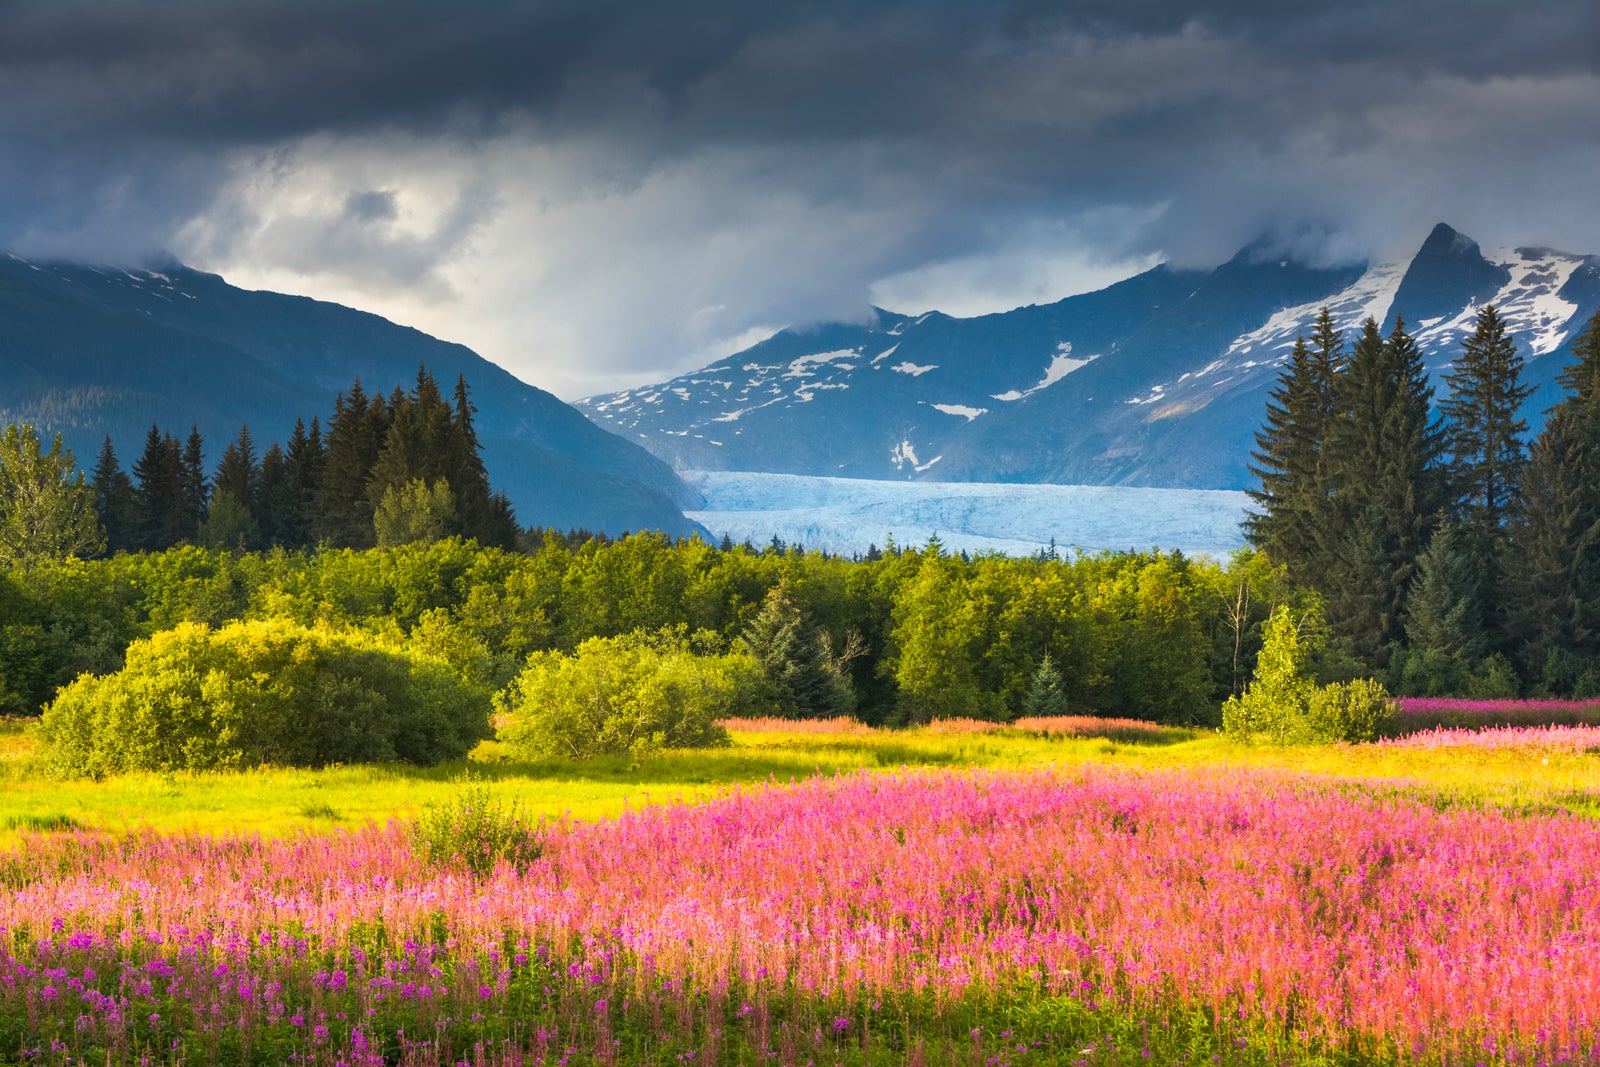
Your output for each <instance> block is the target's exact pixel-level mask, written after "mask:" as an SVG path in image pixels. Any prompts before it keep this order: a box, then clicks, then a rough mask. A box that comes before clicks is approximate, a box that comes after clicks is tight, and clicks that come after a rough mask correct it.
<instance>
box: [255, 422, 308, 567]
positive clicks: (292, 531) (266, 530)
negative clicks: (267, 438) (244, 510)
mask: <svg viewBox="0 0 1600 1067" xmlns="http://www.w3.org/2000/svg"><path fill="white" fill-rule="evenodd" d="M299 514H300V508H299V499H298V495H297V494H296V491H295V485H294V481H293V479H292V476H291V472H290V469H289V461H288V458H287V457H286V456H285V455H284V452H283V449H282V448H281V447H279V445H278V443H277V442H276V441H274V442H273V443H272V444H271V445H270V446H269V447H268V448H267V450H266V452H264V453H262V456H261V488H260V492H259V494H258V495H257V497H256V507H255V512H254V516H255V520H256V526H257V528H258V529H259V530H260V532H261V544H262V545H263V546H268V545H282V546H284V547H286V548H291V547H296V546H298V545H299V544H300V543H301V542H300V541H299V540H298V539H297V538H298V531H297V529H296V527H297V524H298V521H299Z"/></svg>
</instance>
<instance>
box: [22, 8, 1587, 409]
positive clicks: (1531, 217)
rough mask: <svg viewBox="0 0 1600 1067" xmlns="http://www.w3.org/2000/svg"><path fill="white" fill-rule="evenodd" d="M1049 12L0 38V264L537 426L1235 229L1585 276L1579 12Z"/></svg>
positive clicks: (1018, 296)
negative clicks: (839, 332)
mask: <svg viewBox="0 0 1600 1067" xmlns="http://www.w3.org/2000/svg"><path fill="white" fill-rule="evenodd" d="M1063 7H1064V5H1061V4H1059V3H1055V2H1047V0H1008V2H999V3H987V2H985V3H980V2H976V0H973V2H957V0H882V2H876V3H871V4H863V3H845V2H842V0H839V2H812V3H803V4H800V3H796V4H750V3H747V2H742V0H684V2H681V3H673V4H657V3H646V2H638V0H634V2H628V3H624V2H622V0H591V2H583V3H580V2H576V0H571V2H528V3H489V2H470V0H468V2H461V3H455V4H451V5H442V4H438V3H434V2H432V0H344V2H341V3H338V4H328V3H325V2H322V0H278V2H265V0H255V2H247V0H234V2H228V3H217V2H215V0H143V2H140V0H40V2H36V3H30V4H13V5H3V6H0V185H3V188H4V189H5V191H6V196H5V197H4V198H3V200H0V246H6V247H11V248H15V249H16V250H18V251H20V252H22V253H23V254H38V255H60V256H72V257H80V258H100V259H123V260H126V259H133V258H139V257H141V256H144V255H147V254H151V253H153V252H155V251H157V250H160V249H171V250H173V251H175V252H178V253H179V254H180V255H183V256H185V257H186V258H189V259H191V260H194V261H195V262H197V263H198V264H199V265H202V266H206V267H208V268H211V269H220V270H222V271H223V272H224V273H225V274H227V275H229V276H230V277H236V278H239V279H241V280H245V281H249V282H252V283H254V284H270V285H274V286H277V287H280V288H285V289H291V290H295V291H301V292H307V293H310V294H312V295H318V296H326V297H329V298H333V299H340V300H343V301H345V302H349V303H356V304H360V305H362V306H367V307H371V308H372V309H374V310H377V311H380V313H385V314H390V315H392V316H393V317H396V318H399V319H401V320H403V321H408V322H411V323H413V324H416V325H419V326H422V327H423V328H425V329H431V330H433V331H435V332H438V333H441V334H443V335H445V336H449V337H451V338H452V339H459V340H462V341H465V342H467V343H469V344H472V345H474V346H475V347H478V348H479V349H480V351H483V352H484V354H486V355H488V356H490V357H491V358H494V359H497V360H499V361H501V362H503V363H505V364H506V365H508V366H510V367H512V369H514V370H516V371H518V372H519V373H522V374H523V375H524V376H526V377H528V378H529V379H530V380H533V381H535V382H538V383H539V384H542V385H546V386H547V387H551V388H555V389H556V390H557V391H558V392H562V393H563V394H564V395H576V394H578V393H582V392H587V391H592V390H594V389H599V388H605V387H609V386H612V385H615V384H618V383H620V382H624V381H628V382H636V381H639V380H641V379H644V378H650V377H656V376H659V375H660V374H662V373H665V372H667V371H670V370H677V369H682V368H683V367H685V366H688V365H690V364H692V363H694V362H696V361H698V360H701V359H703V358H705V357H706V356H707V355H708V354H709V353H712V352H715V351H719V350H722V349H725V348H727V347H728V346H730V345H732V344H735V343H737V342H738V341H739V340H741V339H744V338H747V337H748V336H749V333H750V331H752V330H753V329H757V328H760V327H772V326H777V325H782V324H784V323H787V322H791V321H804V320H807V319H815V318H818V317H823V316H832V315H846V314H853V313H858V312H859V311H860V309H861V308H862V307H864V305H865V303H866V302H867V300H868V299H870V298H873V297H877V298H879V299H895V300H898V301H901V302H906V303H914V302H916V301H919V300H921V301H926V302H928V303H930V304H931V303H940V304H944V305H946V306H952V307H961V308H963V309H965V310H978V309H981V308H982V307H983V306H985V305H986V304H987V305H990V306H994V307H999V306H1003V305H1004V304H1006V303H1007V302H1008V301H1010V302H1021V301H1025V300H1039V299H1049V298H1053V297H1056V296H1060V295H1065V293H1066V292H1067V291H1071V290H1072V289H1073V288H1074V287H1082V286H1087V285H1095V284H1103V283H1104V281H1106V280H1107V279H1108V278H1110V277H1114V276H1115V275H1116V274H1117V273H1118V271H1122V270H1132V269H1136V268H1137V267H1138V266H1141V265H1143V264H1144V263H1146V262H1148V261H1149V259H1150V257H1152V256H1163V257H1170V258H1173V259H1175V260H1177V261H1180V262H1185V263H1197V264H1207V263H1212V262H1216V261H1218V260H1220V259H1222V258H1225V257H1226V256H1228V255H1229V254H1231V253H1232V251H1233V250H1235V249H1236V248H1237V247H1239V246H1240V245H1242V244H1244V243H1246V242H1247V241H1249V240H1252V239H1253V238H1255V237H1256V236H1258V235H1259V234H1260V233H1262V232H1263V231H1279V232H1281V233H1282V234H1283V235H1284V241H1285V243H1286V244H1292V245H1293V246H1294V247H1295V248H1297V249H1298V250H1299V251H1301V252H1302V253H1303V254H1305V255H1308V256H1311V257H1313V258H1322V259H1352V258H1358V257H1364V256H1369V255H1374V254H1381V253H1385V252H1390V251H1396V250H1399V249H1401V248H1403V247H1404V246H1405V245H1406V244H1407V243H1414V242H1415V241H1416V240H1417V239H1419V238H1420V236H1421V234H1423V233H1425V232H1426V230H1427V228H1428V227H1429V226H1430V225H1431V224H1432V223H1433V222H1434V221H1437V220H1439V219H1447V220H1449V221H1451V222H1452V223H1453V224H1455V225H1457V226H1459V227H1461V228H1462V229H1464V230H1466V231H1467V232H1469V233H1472V234H1473V235H1474V236H1476V237H1478V238H1480V239H1482V240H1484V241H1486V242H1488V243H1495V242H1516V243H1542V244H1550V245H1554V246H1557V247H1566V248H1570V249H1573V250H1579V251H1600V217H1597V213H1596V212H1595V211H1594V209H1593V207H1592V204H1593V194H1592V190H1591V186H1592V182H1593V176H1594V174H1595V173H1597V170H1600V144H1597V138H1596V135H1595V133H1594V131H1595V130H1597V129H1600V65H1597V60H1596V59H1595V55H1594V50H1593V43H1594V42H1595V41H1596V40H1600V6H1597V5H1595V4H1594V3H1593V2H1592V0H1527V2H1524V3H1519V4H1518V5H1517V6H1516V8H1515V9H1514V10H1513V11H1510V12H1508V11H1507V9H1506V7H1505V5H1504V4H1503V3H1499V2H1490V0H1406V2H1387V0H1348V2H1343V3H1336V2H1331V0H1330V2H1310V3H1294V4H1286V3H1282V2H1279V0H1241V2H1235V3H1228V4H1210V5H1204V4H1202V5H1194V4H1179V3H1154V2H1147V3H1129V2H1126V0H1088V2H1080V3H1075V4H1072V5H1071V6H1070V8H1067V9H1066V10H1063ZM906 309H907V310H914V309H915V308H913V307H907V308H906Z"/></svg>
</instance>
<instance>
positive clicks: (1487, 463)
mask: <svg viewBox="0 0 1600 1067" xmlns="http://www.w3.org/2000/svg"><path fill="white" fill-rule="evenodd" d="M1445 381H1446V383H1447V384H1448V385H1449V386H1450V396H1449V397H1448V398H1447V399H1446V400H1445V401H1444V403H1443V404H1441V405H1440V410H1441V411H1442V412H1443V413H1444V416H1445V420H1446V427H1447V434H1448V439H1449V447H1450V453H1451V455H1450V461H1449V464H1448V467H1447V479H1448V482H1449V486H1450V495H1451V497H1452V503H1453V505H1454V508H1455V512H1456V514H1457V515H1458V516H1459V517H1460V520H1461V523H1462V527H1463V529H1462V532H1461V536H1460V537H1459V538H1458V539H1457V540H1458V541H1459V549H1460V551H1462V552H1465V553H1467V554H1468V555H1469V556H1471V557H1472V558H1471V561H1470V566H1471V567H1472V568H1473V569H1474V570H1475V571H1476V572H1477V573H1478V575H1479V579H1480V580H1479V583H1478V600H1477V602H1476V603H1475V604H1474V605H1472V606H1471V608H1470V611H1471V612H1472V614H1474V615H1475V616H1476V618H1477V619H1478V624H1479V627H1480V628H1481V629H1482V630H1483V631H1484V632H1485V633H1486V634H1494V635H1498V634H1500V633H1501V632H1502V631H1503V628H1504V618H1503V615H1504V611H1503V606H1504V595H1503V594H1504V590H1503V588H1502V586H1503V571H1504V566H1505V551H1506V541H1507V537H1508V535H1509V528H1510V518H1511V514H1512V512H1513V511H1514V510H1515V507H1516V502H1517V499H1518V484H1519V482H1520V481H1521V478H1522V469H1523V465H1524V463H1525V461H1526V456H1525V453H1524V450H1523V444H1522V435H1523V434H1524V433H1526V432H1527V429H1528V424H1527V422H1526V421H1524V420H1523V419H1521V418H1518V412H1519V411H1520V409H1521V407H1522V403H1523V401H1524V400H1526V399H1527V398H1528V394H1529V393H1531V392H1532V391H1533V390H1532V388H1531V387H1530V386H1527V385H1525V384H1523V382H1522V356H1521V355H1520V354H1518V352H1517V346H1516V345H1515V344H1514V343H1512V340H1511V338H1510V337H1508V336H1507V335H1506V329H1505V320H1503V319H1501V318H1500V316H1499V314H1498V313H1497V312H1496V311H1495V309H1494V307H1493V306H1486V307H1484V308H1483V310H1482V311H1480V312H1479V313H1478V324H1477V329H1476V331H1475V332H1474V333H1473V335H1472V336H1471V337H1469V338H1467V339H1466V340H1465V341H1463V342H1462V345H1461V355H1460V358H1458V359H1457V360H1456V362H1455V365H1454V366H1453V367H1452V368H1451V370H1450V372H1449V373H1448V374H1447V375H1445ZM1496 643H1498V639H1497V641H1496Z"/></svg>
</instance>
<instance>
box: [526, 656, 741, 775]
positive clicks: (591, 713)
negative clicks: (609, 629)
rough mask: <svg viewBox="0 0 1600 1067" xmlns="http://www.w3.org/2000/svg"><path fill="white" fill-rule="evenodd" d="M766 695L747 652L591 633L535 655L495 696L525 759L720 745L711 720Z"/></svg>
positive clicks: (723, 736)
mask: <svg viewBox="0 0 1600 1067" xmlns="http://www.w3.org/2000/svg"><path fill="white" fill-rule="evenodd" d="M765 695H768V689H767V686H766V684H765V682H764V681H763V679H762V677H761V669H760V666H759V665H758V664H757V663H756V662H755V660H754V659H752V658H751V657H750V656H748V655H742V654H737V653H736V654H731V655H697V654H696V653H695V652H694V651H693V650H692V649H691V647H690V645H689V642H688V641H687V640H685V639H684V638H683V637H682V635H681V634H677V633H675V632H673V631H671V630H668V631H664V632H662V633H658V634H646V633H632V634H625V635H623V636H621V637H592V638H590V639H589V640H587V641H584V642H583V643H582V644H580V645H579V646H578V647H577V648H576V649H575V650H574V651H573V652H572V653H571V654H570V655H569V654H563V653H560V652H539V653H535V654H534V655H532V656H530V657H529V658H528V666H527V669H526V670H524V671H523V672H522V674H521V675H519V676H518V677H517V679H516V681H514V682H512V683H511V685H510V686H509V687H508V688H507V689H506V690H505V692H504V693H503V694H502V695H501V697H499V698H497V703H498V704H499V706H500V710H501V711H502V713H503V714H504V717H505V722H504V723H503V725H502V726H501V728H500V740H501V741H503V742H505V744H506V746H507V747H508V748H509V749H510V750H511V752H512V753H514V754H516V755H518V756H522V757H526V758H535V759H537V758H540V757H545V756H556V757H563V758H568V759H588V758H590V757H593V756H602V755H619V754H624V753H633V754H635V755H638V754H642V753H645V752H649V751H651V750H654V749H657V748H708V747H713V746H718V745H726V744H728V732H727V731H726V730H724V729H723V728H722V727H721V726H720V725H718V723H717V720H718V719H719V718H724V717H727V716H730V715H742V714H749V713H751V711H752V708H753V706H754V701H757V700H759V699H761V698H762V697H763V696H765Z"/></svg>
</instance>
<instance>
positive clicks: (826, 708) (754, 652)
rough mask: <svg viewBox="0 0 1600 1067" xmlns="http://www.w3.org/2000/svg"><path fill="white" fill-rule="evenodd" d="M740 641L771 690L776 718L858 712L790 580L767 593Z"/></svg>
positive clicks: (822, 638) (822, 637) (815, 716)
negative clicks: (855, 710) (796, 598)
mask: <svg viewBox="0 0 1600 1067" xmlns="http://www.w3.org/2000/svg"><path fill="white" fill-rule="evenodd" d="M742 639H743V643H744V646H745V648H746V649H747V650H748V651H749V653H750V655H751V656H753V657H754V658H755V660H756V662H757V663H758V664H759V665H760V667H761V673H762V675H763V676H764V677H765V678H766V680H767V682H768V684H769V685H770V686H771V687H772V690H773V696H774V699H775V701H776V708H775V709H774V710H775V711H776V712H777V714H778V715H780V716H782V717H784V718H802V719H825V718H831V717H833V716H837V715H848V714H849V713H850V712H851V711H852V710H854V708H855V694H854V692H853V691H852V690H851V688H850V680H849V679H848V678H847V677H845V675H844V674H843V672H841V671H840V670H839V669H838V668H837V667H836V666H835V664H834V663H833V661H832V659H831V658H830V656H829V654H828V644H827V641H826V638H825V635H824V634H823V633H822V632H821V631H819V630H818V628H817V627H816V626H814V625H813V624H812V622H811V620H810V619H809V618H807V617H806V615H805V613H804V612H803V611H801V609H800V605H799V604H798V603H796V602H795V599H794V596H793V594H792V593H791V592H790V589H789V586H788V583H787V582H780V583H778V585H777V586H776V587H775V588H774V589H772V590H771V591H770V592H769V593H768V594H767V597H766V600H765V601H763V602H762V605H761V611H760V612H759V613H758V614H757V615H756V617H755V618H754V619H753V620H751V623H750V625H749V626H748V627H746V629H745V631H744V634H743V638H742Z"/></svg>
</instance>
